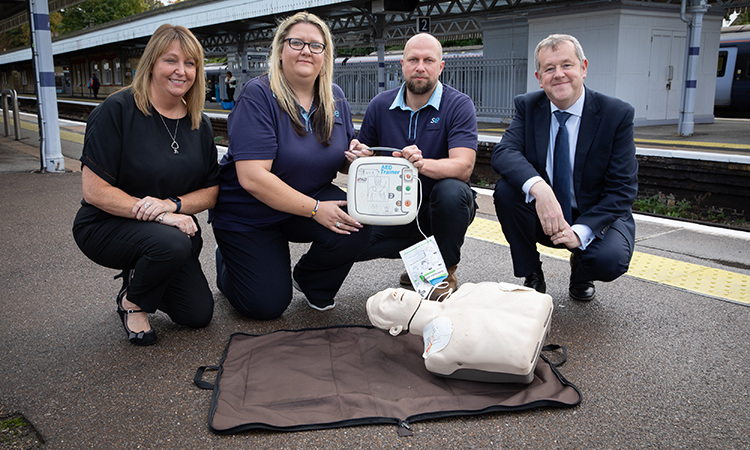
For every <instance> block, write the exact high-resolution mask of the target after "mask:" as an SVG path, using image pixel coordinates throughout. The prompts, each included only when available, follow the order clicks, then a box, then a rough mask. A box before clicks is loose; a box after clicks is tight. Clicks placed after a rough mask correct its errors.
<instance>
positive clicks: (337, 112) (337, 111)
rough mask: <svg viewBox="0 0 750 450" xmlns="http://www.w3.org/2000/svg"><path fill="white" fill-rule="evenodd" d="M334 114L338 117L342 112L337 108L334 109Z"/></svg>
mask: <svg viewBox="0 0 750 450" xmlns="http://www.w3.org/2000/svg"><path fill="white" fill-rule="evenodd" d="M333 115H335V116H336V117H339V116H340V114H339V110H338V109H337V110H336V111H334V112H333Z"/></svg>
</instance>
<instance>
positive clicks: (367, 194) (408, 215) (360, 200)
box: [346, 148, 419, 225]
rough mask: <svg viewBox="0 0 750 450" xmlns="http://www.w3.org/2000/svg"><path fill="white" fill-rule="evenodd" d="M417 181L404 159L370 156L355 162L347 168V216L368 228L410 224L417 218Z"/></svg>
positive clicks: (414, 170)
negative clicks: (368, 226) (371, 226)
mask: <svg viewBox="0 0 750 450" xmlns="http://www.w3.org/2000/svg"><path fill="white" fill-rule="evenodd" d="M370 150H378V148H372V149H370ZM382 150H389V151H398V150H397V149H391V148H383V149H382ZM417 180H418V174H417V169H416V168H414V165H412V163H410V162H409V161H408V160H406V159H404V158H394V157H390V156H371V157H368V158H358V159H356V160H355V161H354V162H353V163H352V165H351V166H350V167H349V181H348V184H347V193H346V203H347V209H348V212H349V215H350V216H352V218H354V219H355V220H357V221H358V222H360V223H364V224H369V225H404V224H407V223H410V222H411V221H412V220H414V218H416V217H417V209H418V208H419V205H418V203H419V196H418V192H417Z"/></svg>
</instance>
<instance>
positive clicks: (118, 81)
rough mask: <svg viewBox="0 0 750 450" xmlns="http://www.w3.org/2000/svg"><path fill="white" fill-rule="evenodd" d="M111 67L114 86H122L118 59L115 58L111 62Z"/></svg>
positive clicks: (120, 67)
mask: <svg viewBox="0 0 750 450" xmlns="http://www.w3.org/2000/svg"><path fill="white" fill-rule="evenodd" d="M112 65H113V66H114V69H113V70H114V75H115V84H116V85H118V86H121V85H122V66H121V65H120V58H115V60H114V61H112Z"/></svg>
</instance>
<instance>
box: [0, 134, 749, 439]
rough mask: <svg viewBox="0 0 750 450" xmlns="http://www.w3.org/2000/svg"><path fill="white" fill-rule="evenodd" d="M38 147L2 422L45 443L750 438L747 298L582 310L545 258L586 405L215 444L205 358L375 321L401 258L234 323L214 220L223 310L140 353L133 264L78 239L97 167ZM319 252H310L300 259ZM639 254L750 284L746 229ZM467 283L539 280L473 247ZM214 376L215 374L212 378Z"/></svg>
mask: <svg viewBox="0 0 750 450" xmlns="http://www.w3.org/2000/svg"><path fill="white" fill-rule="evenodd" d="M745 130H746V129H745ZM738 132H739V131H738ZM24 133H27V132H26V131H24ZM719 138H720V136H714V139H715V140H718V139H719ZM35 145H36V141H35V140H34V139H33V137H31V136H27V137H25V138H24V139H22V140H21V142H17V141H14V140H13V139H12V138H5V137H0V206H1V208H0V211H2V215H1V216H0V233H1V234H0V235H1V236H2V237H3V239H0V255H2V259H3V264H2V268H1V269H0V286H2V290H1V291H0V336H1V337H2V339H0V366H1V367H2V368H3V370H2V372H1V373H2V375H0V416H2V415H5V414H11V413H19V414H22V415H23V416H24V417H26V418H27V419H28V420H29V421H30V422H31V423H32V424H33V426H34V427H35V428H36V430H37V432H38V433H39V435H40V436H41V437H42V439H43V440H44V442H45V444H44V447H43V448H49V449H84V448H95V449H105V448H106V449H110V448H111V449H137V448H144V449H181V450H188V449H201V450H203V449H207V448H208V449H235V448H259V449H260V448H274V449H298V448H305V449H308V448H320V449H323V448H325V449H350V448H355V449H369V448H388V449H390V448H393V449H397V448H398V449H401V448H420V449H421V448H424V449H437V448H462V449H463V448H471V449H489V448H492V449H529V448H562V449H573V448H575V449H621V448H639V449H641V448H660V449H661V448H716V449H732V448H736V449H740V448H748V446H749V445H750V444H749V443H750V431H749V429H748V426H747V424H748V423H750V401H749V400H750V380H749V379H748V373H750V346H748V342H749V341H750V325H749V324H750V308H749V307H748V306H747V305H746V304H740V303H732V302H727V301H722V300H720V299H717V298H714V297H708V296H704V295H699V294H695V293H691V292H688V291H684V290H680V289H676V288H673V287H669V286H666V285H662V284H659V283H655V282H648V281H643V280H642V279H638V278H634V277H631V276H623V277H621V278H620V279H618V280H616V281H614V282H612V283H597V299H596V300H594V301H593V302H591V303H588V304H582V303H577V302H574V301H572V300H570V299H569V298H568V296H567V277H568V274H569V268H568V263H567V261H564V260H560V259H555V258H550V257H546V256H543V264H544V270H545V274H546V277H547V283H548V292H549V293H550V294H551V295H552V296H553V298H554V304H555V312H554V315H553V320H552V327H551V331H550V335H549V337H548V342H549V343H556V344H560V345H563V346H565V347H566V348H567V349H568V357H569V360H568V362H567V363H566V364H565V365H564V366H563V367H562V368H561V372H562V373H563V374H564V375H565V376H566V377H567V378H568V379H569V380H570V381H571V382H573V383H574V384H575V385H576V386H577V387H578V388H579V389H580V390H581V392H582V394H583V401H582V403H581V404H580V405H579V406H578V407H576V408H573V409H562V410H557V409H534V410H530V411H525V412H516V413H495V414H486V415H479V416H466V417H456V418H451V419H441V420H430V421H424V422H416V423H413V424H412V429H413V430H414V432H415V434H414V436H411V437H399V436H398V435H397V433H396V426H395V425H372V426H360V427H349V428H340V429H334V430H320V431H306V432H268V431H256V432H246V433H242V434H239V435H232V436H218V435H214V434H212V433H211V432H210V431H209V429H208V426H207V420H208V409H209V402H210V399H211V392H210V391H206V390H201V389H199V388H197V387H196V386H195V385H194V384H193V381H192V380H193V375H194V374H195V371H196V369H197V368H198V367H199V366H201V365H211V364H218V363H219V360H220V358H221V355H222V351H223V350H224V347H225V346H226V344H227V341H228V339H229V336H230V335H231V334H232V333H234V332H239V331H241V332H247V333H254V334H260V333H268V332H272V331H274V330H279V329H299V328H305V327H322V326H331V325H342V324H347V325H367V324H369V322H368V319H367V314H366V312H365V308H364V303H365V301H366V299H367V298H368V297H369V296H370V295H372V294H374V293H376V292H379V291H380V290H383V289H386V288H388V287H394V286H396V285H397V283H398V281H397V280H398V275H399V274H400V272H401V271H402V268H403V266H402V264H401V262H400V261H397V260H378V261H370V262H366V263H358V264H356V265H355V266H354V268H353V270H352V272H351V273H350V276H349V277H348V278H347V280H346V282H345V283H344V285H343V286H342V288H341V290H340V292H339V294H338V296H337V306H336V308H335V309H333V310H331V311H327V312H317V311H314V310H312V309H310V308H309V307H308V306H307V304H306V302H305V300H304V298H303V297H302V295H301V294H300V293H298V292H295V294H294V295H295V296H294V300H293V301H292V304H291V306H290V307H289V309H288V310H287V311H286V313H285V314H284V315H283V316H282V317H281V318H280V319H278V320H274V321H268V322H258V321H253V320H249V319H246V318H243V317H241V316H240V315H239V314H237V313H235V311H234V310H233V308H232V307H231V306H230V305H229V303H228V302H227V300H226V298H225V297H224V296H223V294H221V293H220V292H219V291H218V290H217V289H216V285H215V265H214V252H213V249H214V246H215V243H214V238H213V234H212V232H211V231H210V227H209V226H207V225H206V214H205V213H203V214H201V215H200V216H199V218H200V223H201V225H202V227H203V229H204V233H203V235H204V239H205V244H204V251H203V252H202V255H201V262H202V264H203V268H204V271H205V272H206V274H207V277H208V280H209V284H210V286H211V288H212V289H213V291H214V298H215V300H216V306H215V313H214V319H213V321H212V323H211V325H210V326H209V327H207V328H205V329H201V330H193V329H185V328H182V327H179V326H176V325H174V324H172V323H171V322H170V321H169V319H168V318H167V317H166V316H165V315H164V314H162V313H157V314H155V315H154V316H152V318H151V325H152V326H153V327H154V328H155V329H156V331H157V334H158V336H159V342H158V343H157V344H156V345H154V346H151V347H146V348H139V347H135V346H133V345H131V344H129V343H128V341H127V339H126V335H125V333H124V331H123V329H122V325H121V323H120V321H119V318H118V316H117V313H116V311H115V301H114V300H115V295H116V293H117V290H118V289H119V286H120V282H119V280H118V281H115V280H113V279H112V277H113V276H114V275H115V274H116V272H115V271H113V270H110V269H106V268H103V267H100V266H98V265H96V264H95V263H93V262H91V261H90V260H88V259H87V258H86V257H85V256H84V255H83V254H82V253H81V252H80V250H79V249H78V248H77V247H76V245H75V243H74V241H73V238H72V234H71V226H72V222H73V217H74V215H75V213H76V211H77V210H78V207H79V202H80V199H81V175H80V173H79V172H75V171H72V172H67V173H64V174H43V173H32V171H34V170H35V169H38V168H39V160H38V158H37V157H36V154H37V153H38V150H37V149H36V147H35ZM66 146H68V149H67V150H66ZM63 147H64V149H63V152H64V153H65V154H66V156H72V157H73V158H77V155H79V154H80V144H77V145H76V144H71V143H70V142H64V143H63ZM76 152H77V153H76ZM78 165H79V164H77V163H76V162H75V159H69V160H66V167H67V168H68V169H72V170H76V169H77V168H78V167H77V166H78ZM480 199H481V205H480V213H479V217H480V218H484V219H489V220H495V217H494V213H493V210H492V207H491V199H489V198H488V197H485V196H480ZM717 233H719V234H717ZM748 235H750V233H748ZM306 248H307V246H306V245H302V244H293V245H292V253H293V258H294V259H293V260H294V261H296V259H297V258H298V257H299V256H300V255H301V254H302V253H303V252H304V251H305V249H306ZM636 251H637V252H643V253H645V254H650V255H656V256H663V257H666V258H671V259H675V260H679V261H685V262H690V263H694V264H700V265H703V266H708V267H714V268H718V269H722V270H729V271H732V272H735V273H737V274H741V275H744V276H748V275H750V237H748V236H745V235H743V234H742V233H739V234H733V235H727V234H721V233H720V232H715V230H710V229H709V230H705V229H692V228H684V227H683V225H682V224H680V223H678V222H666V223H655V222H650V221H642V220H638V221H637V243H636ZM457 276H458V280H459V283H464V282H482V281H508V282H516V283H519V282H521V281H522V280H520V279H517V278H515V277H514V276H513V274H512V268H511V259H510V251H509V249H508V248H507V247H505V246H503V245H498V244H495V243H491V242H487V241H483V240H479V239H473V238H469V239H467V241H466V243H465V245H464V248H463V250H462V262H461V264H460V265H459V268H458V271H457ZM206 379H207V381H212V380H211V376H210V375H209V376H207V377H206ZM2 445H3V444H2V443H0V448H2Z"/></svg>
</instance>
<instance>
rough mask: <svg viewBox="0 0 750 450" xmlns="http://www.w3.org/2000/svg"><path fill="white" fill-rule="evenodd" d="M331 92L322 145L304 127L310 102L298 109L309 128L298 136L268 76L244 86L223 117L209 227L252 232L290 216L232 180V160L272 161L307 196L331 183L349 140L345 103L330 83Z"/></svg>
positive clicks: (351, 130)
mask: <svg viewBox="0 0 750 450" xmlns="http://www.w3.org/2000/svg"><path fill="white" fill-rule="evenodd" d="M333 95H334V99H335V100H336V113H335V122H334V126H333V132H332V134H331V139H330V141H329V143H330V145H329V146H325V145H323V144H321V143H320V142H318V139H317V137H316V136H315V133H313V132H312V131H310V129H309V120H310V119H311V118H312V116H313V115H314V114H315V111H316V109H315V107H314V106H313V108H311V110H312V111H304V109H303V108H302V107H300V112H299V114H300V118H301V119H302V123H304V124H308V127H307V128H308V129H307V131H306V132H305V134H304V135H303V136H299V135H298V134H297V133H295V132H294V129H293V128H292V121H291V118H290V117H289V115H288V114H287V113H286V112H283V110H282V109H281V108H280V107H279V104H278V102H277V101H276V97H275V96H274V94H273V92H272V91H271V88H270V86H269V80H268V75H263V76H261V77H258V78H255V79H253V80H250V81H249V82H248V83H247V84H245V86H244V87H243V88H242V92H241V93H240V96H239V98H238V99H237V103H236V104H235V106H234V108H233V109H232V112H231V113H230V114H229V118H228V119H227V130H228V132H229V149H228V151H227V154H226V155H225V156H224V157H223V158H222V160H221V163H220V182H219V197H218V199H217V202H216V206H215V207H214V208H213V210H212V211H211V218H210V220H211V221H212V223H213V226H214V228H218V229H221V230H228V231H252V230H257V229H263V228H267V227H269V226H273V225H276V224H279V223H281V222H283V221H284V220H286V219H288V218H289V217H290V216H291V215H290V214H288V213H285V212H281V211H277V210H275V209H273V208H271V207H269V206H267V205H266V204H265V203H263V202H261V201H260V200H258V199H256V198H255V197H253V196H252V195H251V194H250V193H248V192H247V191H246V190H245V189H243V188H242V186H241V185H240V183H239V180H238V178H237V169H236V166H235V162H236V161H242V160H269V159H270V160H273V165H272V166H271V172H272V173H273V174H275V175H276V176H277V177H279V178H280V179H281V180H282V181H283V182H285V183H286V184H288V185H289V186H291V187H292V188H294V189H296V190H297V191H299V192H301V193H303V194H305V195H308V196H310V197H315V196H316V195H317V194H318V193H319V192H320V191H321V190H323V188H325V187H326V186H328V185H329V184H330V183H331V182H332V181H333V179H334V178H335V177H336V174H337V172H338V170H339V169H340V168H341V166H342V165H343V164H344V162H345V161H346V156H345V155H344V152H345V151H346V150H347V149H348V148H349V142H350V141H351V140H352V139H353V138H354V126H353V125H352V116H351V110H350V109H349V103H348V102H347V101H346V99H345V98H344V93H343V92H342V91H341V88H339V87H338V86H337V85H333Z"/></svg>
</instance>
